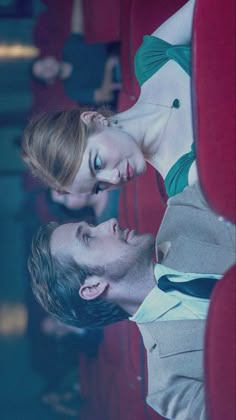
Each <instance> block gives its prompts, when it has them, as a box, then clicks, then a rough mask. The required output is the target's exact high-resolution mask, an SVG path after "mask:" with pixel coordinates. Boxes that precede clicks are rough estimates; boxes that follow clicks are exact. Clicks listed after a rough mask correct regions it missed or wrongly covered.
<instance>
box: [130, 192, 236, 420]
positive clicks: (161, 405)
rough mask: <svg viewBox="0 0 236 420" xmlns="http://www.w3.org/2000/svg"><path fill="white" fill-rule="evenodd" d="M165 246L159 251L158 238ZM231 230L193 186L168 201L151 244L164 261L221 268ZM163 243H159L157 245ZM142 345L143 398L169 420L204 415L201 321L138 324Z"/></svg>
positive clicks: (230, 257) (228, 254) (229, 250)
mask: <svg viewBox="0 0 236 420" xmlns="http://www.w3.org/2000/svg"><path fill="white" fill-rule="evenodd" d="M166 241H168V243H170V247H169V251H168V252H167V253H166V254H165V253H162V252H160V251H161V249H162V244H163V242H166ZM235 241H236V230H235V226H233V225H232V224H227V223H225V222H224V221H221V218H219V216H218V215H216V214H214V213H213V211H212V210H210V209H209V207H208V205H207V204H206V202H205V200H204V198H203V196H202V194H201V191H200V188H199V185H198V184H195V185H194V186H192V187H188V188H187V189H186V190H185V191H183V192H182V193H181V194H178V195H176V196H175V197H173V198H171V199H170V200H169V201H168V207H167V210H166V212H165V215H164V218H163V221H162V224H161V226H160V229H159V232H158V235H157V239H156V247H157V254H159V255H162V261H160V260H159V262H161V263H163V264H164V265H165V266H168V267H170V268H173V269H175V270H179V271H184V272H195V273H214V274H222V273H224V272H225V271H226V270H227V269H228V268H229V267H230V266H231V265H232V264H233V263H234V262H235V249H236V245H235ZM163 248H165V247H163ZM138 327H139V329H140V331H141V334H142V336H143V341H144V344H145V347H146V350H147V361H148V396H147V403H148V404H149V405H150V406H151V407H152V408H153V409H154V410H155V411H157V412H158V413H160V414H161V415H162V416H163V417H166V418H167V419H171V420H203V419H206V417H207V416H206V412H205V403H204V373H203V348H204V331H205V321H203V320H192V321H191V320H186V321H184V320H183V321H162V322H158V321H157V322H151V323H146V324H138Z"/></svg>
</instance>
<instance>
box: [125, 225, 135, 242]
mask: <svg viewBox="0 0 236 420" xmlns="http://www.w3.org/2000/svg"><path fill="white" fill-rule="evenodd" d="M134 235H135V230H133V229H128V228H127V229H125V230H124V240H125V241H126V242H127V241H128V240H130V239H131V238H133V236H134Z"/></svg>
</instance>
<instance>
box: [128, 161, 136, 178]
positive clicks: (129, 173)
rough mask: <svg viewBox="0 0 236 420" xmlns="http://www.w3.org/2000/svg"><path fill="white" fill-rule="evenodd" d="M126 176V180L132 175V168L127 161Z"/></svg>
mask: <svg viewBox="0 0 236 420" xmlns="http://www.w3.org/2000/svg"><path fill="white" fill-rule="evenodd" d="M126 176H127V180H128V181H129V180H130V179H132V178H133V177H134V170H133V168H132V166H131V165H130V164H129V162H128V163H127V169H126Z"/></svg>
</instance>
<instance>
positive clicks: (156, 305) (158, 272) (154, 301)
mask: <svg viewBox="0 0 236 420" xmlns="http://www.w3.org/2000/svg"><path fill="white" fill-rule="evenodd" d="M176 273H177V271H175V270H172V269H170V268H168V267H165V266H164V265H161V264H156V265H155V267H154V274H155V279H156V281H158V279H159V278H160V277H161V276H162V275H165V274H176ZM180 303H181V301H180V300H179V299H178V298H176V297H175V296H171V295H170V294H168V293H165V292H163V291H162V290H160V289H159V288H158V286H156V287H154V288H153V289H152V290H151V292H150V293H149V294H148V295H147V297H146V298H145V299H144V301H143V303H142V304H141V306H140V307H139V308H138V310H137V312H136V313H135V314H134V315H133V316H132V317H130V318H129V320H130V321H133V322H136V323H139V324H142V323H146V322H152V321H155V320H157V319H158V318H160V317H161V316H162V315H164V314H165V313H166V312H168V311H169V310H170V309H172V308H174V307H175V306H177V305H179V304H180Z"/></svg>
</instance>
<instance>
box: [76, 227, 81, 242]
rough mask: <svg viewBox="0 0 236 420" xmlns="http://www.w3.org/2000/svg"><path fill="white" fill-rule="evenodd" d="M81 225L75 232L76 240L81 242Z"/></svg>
mask: <svg viewBox="0 0 236 420" xmlns="http://www.w3.org/2000/svg"><path fill="white" fill-rule="evenodd" d="M82 228H83V227H82V225H79V226H78V228H77V229H76V232H75V237H76V239H78V240H79V241H80V240H81V232H82Z"/></svg>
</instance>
